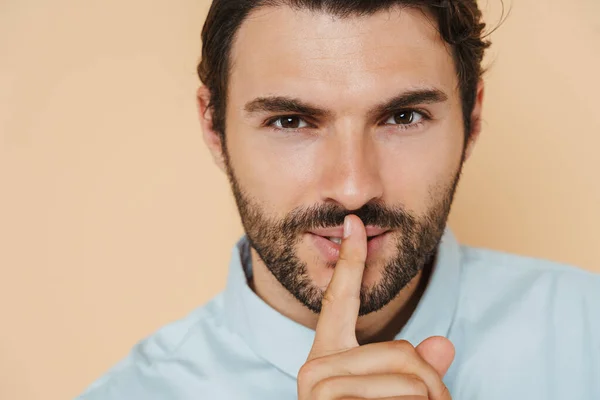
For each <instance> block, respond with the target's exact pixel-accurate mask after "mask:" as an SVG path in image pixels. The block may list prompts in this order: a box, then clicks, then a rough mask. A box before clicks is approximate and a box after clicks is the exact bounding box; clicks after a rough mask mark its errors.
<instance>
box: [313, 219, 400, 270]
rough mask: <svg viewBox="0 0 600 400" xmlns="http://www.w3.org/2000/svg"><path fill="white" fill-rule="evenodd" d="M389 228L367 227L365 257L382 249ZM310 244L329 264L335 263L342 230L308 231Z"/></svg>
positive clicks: (373, 254) (371, 255) (340, 246)
mask: <svg viewBox="0 0 600 400" xmlns="http://www.w3.org/2000/svg"><path fill="white" fill-rule="evenodd" d="M319 233H320V234H319ZM391 233H392V231H391V230H384V229H380V228H373V229H371V230H370V231H369V227H367V258H373V257H375V256H376V255H377V254H378V253H380V250H381V249H382V247H383V245H384V244H385V242H386V240H387V238H388V237H389V236H390V235H391ZM308 234H309V235H308V236H309V237H310V239H311V242H312V244H313V245H314V246H315V248H316V249H317V251H318V253H320V255H321V257H322V258H323V259H324V260H325V261H326V262H327V263H329V264H335V263H336V262H337V260H338V259H339V256H340V250H341V248H342V234H343V233H342V232H341V231H340V232H308Z"/></svg>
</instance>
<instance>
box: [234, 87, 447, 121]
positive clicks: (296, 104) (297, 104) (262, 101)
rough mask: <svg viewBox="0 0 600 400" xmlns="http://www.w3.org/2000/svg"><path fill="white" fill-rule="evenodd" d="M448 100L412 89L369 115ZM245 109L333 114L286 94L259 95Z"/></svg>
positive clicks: (431, 90) (436, 92)
mask: <svg viewBox="0 0 600 400" xmlns="http://www.w3.org/2000/svg"><path fill="white" fill-rule="evenodd" d="M447 100H448V95H446V93H444V92H443V91H441V90H440V89H435V88H426V89H412V90H408V91H405V92H403V93H401V94H399V95H397V96H395V97H393V98H391V99H389V100H387V101H385V102H383V103H380V104H378V105H376V106H375V107H373V108H372V109H371V110H369V111H368V113H367V115H368V117H369V118H371V119H376V118H379V117H381V116H384V115H387V114H390V113H392V112H394V111H398V110H400V109H402V108H409V107H415V106H417V105H419V104H434V103H443V102H445V101H447ZM244 110H245V111H246V113H247V114H249V116H251V115H252V114H260V113H293V114H302V115H306V116H310V117H313V118H323V117H331V116H332V115H333V112H332V111H330V110H326V109H323V108H320V107H318V106H315V105H312V104H310V103H307V102H305V101H303V100H300V99H297V98H293V97H286V96H271V97H258V98H256V99H254V100H252V101H250V102H248V103H246V105H245V106H244Z"/></svg>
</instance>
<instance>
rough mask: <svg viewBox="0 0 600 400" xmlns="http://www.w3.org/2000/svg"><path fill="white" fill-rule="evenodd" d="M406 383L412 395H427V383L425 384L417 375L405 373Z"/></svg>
mask: <svg viewBox="0 0 600 400" xmlns="http://www.w3.org/2000/svg"><path fill="white" fill-rule="evenodd" d="M406 378H407V379H406V384H407V386H408V387H407V389H408V390H409V391H410V392H411V394H412V395H417V396H427V395H428V389H427V385H426V384H425V382H423V381H422V380H421V379H419V378H418V377H417V376H415V375H407V376H406Z"/></svg>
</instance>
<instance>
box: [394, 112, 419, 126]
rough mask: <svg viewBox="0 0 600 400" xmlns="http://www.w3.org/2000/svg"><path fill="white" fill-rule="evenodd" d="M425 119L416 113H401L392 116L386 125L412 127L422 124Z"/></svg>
mask: <svg viewBox="0 0 600 400" xmlns="http://www.w3.org/2000/svg"><path fill="white" fill-rule="evenodd" d="M422 119H423V115H422V114H420V113H418V112H416V111H401V112H398V113H396V114H394V115H392V116H391V117H390V118H389V119H388V120H387V121H385V124H386V125H412V124H416V123H417V122H420V121H421V120H422Z"/></svg>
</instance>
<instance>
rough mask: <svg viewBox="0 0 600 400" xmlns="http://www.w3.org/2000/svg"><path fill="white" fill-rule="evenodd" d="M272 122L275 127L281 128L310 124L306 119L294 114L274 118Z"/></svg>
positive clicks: (296, 127)
mask: <svg viewBox="0 0 600 400" xmlns="http://www.w3.org/2000/svg"><path fill="white" fill-rule="evenodd" d="M272 124H274V125H275V127H276V128H279V129H301V128H306V127H307V126H309V125H308V123H307V122H306V121H305V120H303V119H302V118H300V117H297V116H293V115H291V116H287V117H279V118H277V119H275V120H273V122H272Z"/></svg>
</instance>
